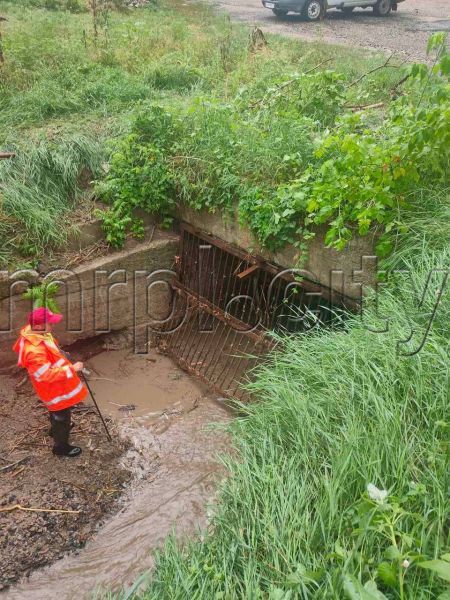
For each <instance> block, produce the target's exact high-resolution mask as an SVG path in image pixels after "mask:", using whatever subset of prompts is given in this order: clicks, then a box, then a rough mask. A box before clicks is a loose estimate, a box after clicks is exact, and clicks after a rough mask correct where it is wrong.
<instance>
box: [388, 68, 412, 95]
mask: <svg viewBox="0 0 450 600" xmlns="http://www.w3.org/2000/svg"><path fill="white" fill-rule="evenodd" d="M410 77H411V73H408V74H407V75H405V76H404V77H402V78H401V79H400V81H397V83H396V84H395V85H393V86H392V87H391V90H390V92H391V94H394V93H395V92H396V91H397V88H399V87H400V86H401V85H403V84H404V83H405V81H407V80H408V79H409V78H410Z"/></svg>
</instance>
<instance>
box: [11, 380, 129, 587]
mask: <svg viewBox="0 0 450 600" xmlns="http://www.w3.org/2000/svg"><path fill="white" fill-rule="evenodd" d="M21 381H22V374H21V375H20V376H19V377H17V378H14V377H5V376H2V384H1V390H0V508H1V509H2V510H3V512H0V530H1V532H2V536H1V541H0V564H1V570H0V590H2V589H5V588H7V587H8V586H9V585H10V584H11V583H13V582H15V581H17V580H18V579H19V578H20V577H21V576H23V575H27V574H29V573H30V572H31V571H33V570H34V569H36V568H37V567H41V566H44V565H47V564H49V563H51V562H53V561H55V560H56V559H57V558H60V557H62V556H63V555H64V554H65V553H66V552H68V551H73V550H76V549H78V548H81V547H82V546H83V545H84V544H85V542H86V541H87V540H88V539H89V538H90V537H91V536H92V534H93V532H94V531H95V528H96V524H97V522H98V521H99V520H100V519H101V518H102V517H104V516H105V515H106V514H107V513H108V512H110V511H111V510H112V509H113V507H114V506H115V504H116V501H117V498H118V497H119V496H120V494H121V492H122V491H123V488H124V486H125V485H126V482H127V481H128V480H129V479H130V478H131V473H130V472H129V471H127V470H126V469H124V468H123V467H122V466H121V465H120V464H119V458H120V456H121V455H122V454H123V452H124V451H125V449H126V447H127V445H126V444H125V443H124V442H119V441H117V438H116V442H115V443H114V444H109V443H108V442H107V441H106V439H105V437H104V435H103V434H102V432H101V429H100V428H99V424H98V419H97V416H96V414H95V412H94V411H93V410H92V409H89V408H87V407H86V408H87V410H86V409H85V410H83V411H80V412H76V413H75V414H74V423H75V428H74V430H73V436H72V439H73V441H74V442H75V443H77V444H80V445H81V446H82V447H83V455H82V456H81V457H80V459H76V460H70V459H61V458H56V457H54V456H53V455H52V453H51V447H52V439H51V438H50V436H49V435H48V430H49V420H48V413H47V411H46V409H44V408H42V407H41V405H40V403H39V402H38V401H37V400H36V397H35V396H34V394H33V393H32V390H31V386H30V385H29V383H28V382H26V383H25V384H22V385H21V386H18V384H20V382H21ZM14 463H16V464H15V465H14ZM8 465H13V466H11V467H8ZM16 504H20V505H21V506H23V507H26V508H39V509H51V510H70V511H76V512H74V513H58V512H28V511H21V510H17V509H16V510H12V511H5V510H4V509H5V508H6V507H11V506H14V505H16Z"/></svg>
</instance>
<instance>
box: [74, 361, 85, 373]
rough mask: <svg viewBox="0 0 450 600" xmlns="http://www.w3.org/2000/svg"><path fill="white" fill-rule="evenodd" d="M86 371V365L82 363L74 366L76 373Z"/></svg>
mask: <svg viewBox="0 0 450 600" xmlns="http://www.w3.org/2000/svg"><path fill="white" fill-rule="evenodd" d="M83 369H84V364H83V363H82V362H76V363H75V364H74V365H73V370H74V371H82V370H83Z"/></svg>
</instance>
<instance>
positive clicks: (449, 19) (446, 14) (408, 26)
mask: <svg viewBox="0 0 450 600" xmlns="http://www.w3.org/2000/svg"><path fill="white" fill-rule="evenodd" d="M216 3H217V4H218V5H219V6H220V7H221V8H222V9H224V10H225V11H227V12H228V13H229V14H230V16H231V18H232V19H233V20H236V21H241V22H244V23H248V24H249V25H258V27H260V28H261V29H262V30H263V31H264V32H270V33H279V34H282V35H289V36H294V37H299V38H302V39H304V40H308V41H313V40H315V41H325V42H330V43H335V44H346V45H349V46H359V47H361V48H372V49H375V50H378V51H383V52H398V53H399V54H400V55H401V56H403V57H404V58H406V59H407V60H411V61H417V60H419V61H424V60H425V59H426V53H425V49H426V44H427V40H428V37H429V36H430V34H431V33H433V32H435V31H443V30H445V31H449V30H450V0H406V2H404V3H401V4H400V5H399V7H398V12H396V13H395V12H393V13H391V15H390V16H389V17H387V18H380V17H376V16H374V15H373V12H372V9H366V10H362V9H357V10H355V11H354V13H353V14H352V15H350V16H347V15H343V14H342V13H341V11H337V10H330V11H329V12H328V13H327V17H326V19H325V20H324V21H322V22H321V23H306V22H304V21H302V19H301V17H300V16H299V15H293V14H290V15H288V16H287V17H285V18H284V19H277V18H276V17H275V16H274V15H273V14H272V12H271V11H270V10H267V9H266V8H264V7H263V6H262V4H261V0H216Z"/></svg>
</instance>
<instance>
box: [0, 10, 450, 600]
mask: <svg viewBox="0 0 450 600" xmlns="http://www.w3.org/2000/svg"><path fill="white" fill-rule="evenodd" d="M52 6H53V7H54V8H55V9H57V8H59V9H61V8H64V7H68V4H67V1H66V2H65V0H55V2H53V0H27V2H26V4H24V3H23V2H19V1H15V2H12V1H6V0H0V12H1V13H2V14H5V15H6V16H7V17H8V21H7V22H6V23H4V24H2V32H3V38H4V49H5V58H6V63H5V65H4V66H3V67H2V68H1V70H0V131H1V133H0V143H1V145H2V149H5V150H6V149H15V150H17V158H16V159H14V160H13V161H9V162H6V161H3V162H1V163H0V194H1V196H0V199H1V205H0V234H1V235H2V241H3V243H2V247H1V249H0V262H1V263H2V264H11V262H16V263H17V262H18V261H20V260H28V259H30V258H32V259H35V258H36V257H39V256H40V255H42V254H43V253H44V252H46V251H47V250H48V249H49V248H50V247H51V246H54V245H58V244H61V243H63V242H64V239H65V235H66V234H67V227H66V226H65V222H67V221H68V219H67V215H68V214H71V212H72V211H77V210H78V209H79V208H80V204H82V201H83V196H84V195H85V194H86V193H89V190H86V189H85V186H84V185H83V181H84V180H85V179H86V178H94V177H96V176H101V165H102V163H103V162H104V160H106V159H107V158H108V145H107V142H106V140H107V138H108V137H110V136H111V135H113V136H114V135H117V133H118V132H128V130H129V126H128V122H129V120H130V118H131V116H132V115H133V114H135V113H136V112H137V113H138V114H141V113H142V112H144V113H147V114H148V113H150V112H151V111H150V110H149V107H152V106H153V105H154V104H158V105H162V106H163V107H164V108H165V110H166V111H167V113H168V114H170V115H172V117H174V118H175V121H176V123H175V125H176V126H175V127H174V131H177V132H179V131H181V132H182V135H183V140H184V141H183V144H184V145H183V147H182V148H181V149H182V150H183V156H184V157H178V158H176V160H179V161H183V162H182V163H181V164H182V166H183V168H182V169H181V168H180V169H179V173H181V175H182V176H183V177H184V178H185V181H184V183H185V184H186V185H185V188H184V189H185V190H186V198H185V199H186V201H189V202H191V203H195V198H196V196H197V197H199V196H200V195H203V198H202V203H204V202H205V199H206V201H209V202H210V203H211V206H212V207H214V206H216V207H217V205H218V204H219V205H221V204H222V205H225V204H226V203H227V202H228V199H229V198H228V197H229V196H233V194H235V193H236V188H237V186H240V189H239V192H242V190H244V188H245V189H253V188H254V186H255V185H256V184H257V185H258V186H261V189H262V190H263V192H264V186H265V185H267V186H269V185H273V184H278V183H283V182H284V181H285V180H286V179H288V178H289V177H290V176H291V171H290V169H291V168H292V165H294V164H295V165H299V164H300V165H304V164H306V163H309V162H310V161H311V157H312V149H313V146H314V143H315V136H316V135H318V134H320V133H321V132H323V130H324V129H325V128H326V127H327V126H329V125H332V124H333V123H334V120H335V118H336V114H335V112H333V105H332V104H329V103H328V104H324V105H322V104H321V105H320V107H318V106H317V103H316V104H315V103H314V102H313V100H314V98H315V95H316V94H317V90H316V89H314V88H312V89H308V88H307V86H306V87H305V86H303V87H302V86H299V87H298V93H299V94H302V96H300V98H301V102H299V103H298V104H297V105H295V103H294V104H292V98H291V101H290V104H289V105H288V106H287V105H286V104H283V100H282V99H281V102H280V103H279V104H278V105H277V108H276V111H275V113H276V118H275V117H274V113H273V112H272V111H270V110H267V111H261V114H260V115H259V117H258V118H257V119H256V120H255V119H254V117H250V116H249V115H251V114H252V111H251V108H249V105H251V103H252V102H253V101H254V100H255V99H260V100H261V99H264V98H266V97H267V96H270V94H271V90H273V88H274V87H276V86H277V85H279V84H280V83H282V82H286V81H287V80H289V79H290V78H296V77H297V75H298V74H299V73H303V72H305V71H307V70H309V69H311V68H313V67H315V66H317V65H320V66H319V67H318V72H319V73H320V74H321V76H322V75H323V71H324V70H326V69H328V68H336V67H338V70H339V72H340V73H342V78H343V81H345V82H346V83H349V82H351V81H353V80H356V79H357V78H358V77H359V76H360V75H361V74H363V73H365V72H367V71H369V70H370V69H371V68H372V67H374V66H376V65H377V64H380V63H382V62H383V59H382V58H380V57H377V56H373V55H371V56H370V57H367V56H364V55H363V54H360V53H355V51H354V50H353V49H343V48H338V49H337V48H334V47H332V46H328V45H326V44H307V43H303V42H298V41H294V40H287V39H282V38H279V37H276V36H271V37H270V38H268V42H269V43H268V46H267V47H265V48H262V49H260V50H259V51H257V52H255V51H252V50H251V49H250V48H249V37H248V31H247V30H246V29H245V28H243V27H240V26H234V25H231V24H230V23H229V21H228V20H227V19H225V18H223V17H220V16H219V17H217V16H215V15H214V14H213V13H212V12H211V11H210V10H209V9H208V8H207V7H205V6H202V5H192V4H190V5H188V6H184V4H182V3H178V2H171V3H167V4H166V5H163V6H162V7H160V8H159V9H158V10H154V9H153V8H151V9H142V10H138V11H132V12H111V13H110V14H109V16H108V20H107V21H105V22H104V23H103V25H102V26H101V27H100V30H99V36H98V38H97V39H95V38H94V37H93V30H92V21H91V18H90V15H89V14H88V13H86V12H71V10H74V8H73V6H72V9H71V10H48V8H51V7H52ZM43 7H44V8H43ZM45 7H47V8H45ZM68 8H70V7H68ZM330 58H331V59H332V60H328V59H330ZM324 61H327V62H326V63H324ZM399 78H400V73H399V72H397V71H396V70H394V69H392V70H388V71H386V70H381V71H377V72H374V73H373V74H372V75H371V76H369V77H366V78H364V79H362V80H361V83H360V84H359V85H358V86H353V87H351V88H349V90H350V91H347V92H346V94H347V95H346V102H348V103H355V104H357V103H370V102H372V101H385V102H387V103H389V101H390V100H389V99H390V94H389V89H390V88H391V86H392V85H393V83H395V82H396V81H397V80H398V79H399ZM311 81H312V84H314V85H315V84H316V82H315V81H314V80H311ZM308 94H309V96H308ZM294 100H295V98H294ZM324 101H327V98H324ZM324 106H325V107H327V111H324ZM305 107H306V108H307V110H306V109H305ZM136 108H137V109H138V110H137V111H136ZM180 115H181V116H180ZM185 115H188V118H184V117H185ZM293 115H295V119H293ZM237 117H239V118H237ZM152 123H153V122H152ZM177 128H181V130H180V129H177ZM151 133H152V134H153V133H154V132H151ZM188 133H190V134H192V135H191V136H190V137H189V136H188ZM175 141H176V138H175ZM174 149H176V150H178V151H179V150H180V147H179V146H178V147H175V148H174ZM179 154H181V152H179ZM291 154H292V155H293V156H294V159H293V160H291V159H290V158H289V156H290V155H291ZM188 155H190V156H194V157H195V158H197V159H198V158H200V159H201V160H203V161H208V160H210V159H211V157H214V160H216V161H217V162H218V163H220V164H221V166H222V167H224V166H225V167H227V165H228V169H226V168H225V169H222V171H221V173H220V177H222V179H221V182H220V186H217V185H215V182H214V181H213V183H214V185H215V189H216V190H217V189H219V187H220V189H221V190H222V192H223V196H221V197H217V195H215V194H214V195H212V194H211V192H210V190H211V187H212V185H211V183H212V182H211V181H209V180H208V177H207V176H206V175H208V176H210V175H211V177H217V173H216V174H214V173H213V172H212V171H211V170H207V169H205V168H203V169H202V167H201V166H200V167H199V166H196V167H195V168H192V167H191V166H190V162H189V160H190V159H189V158H186V156H188ZM280 155H283V157H284V156H287V158H286V159H284V160H283V163H284V170H283V168H281V169H280V168H276V169H274V168H273V164H274V162H277V164H278V162H279V161H277V159H278V158H279V157H280ZM236 156H237V157H238V161H236ZM172 159H173V160H175V156H172ZM201 160H200V161H197V162H199V163H201ZM147 162H148V161H147ZM246 186H247V187H246ZM244 191H245V190H244ZM208 193H209V194H210V195H211V198H210V199H208V196H207V195H208ZM449 216H450V202H449V196H448V191H447V190H445V189H443V188H442V186H441V187H440V188H437V187H431V186H429V187H427V188H424V189H422V190H417V191H416V192H415V193H414V194H413V196H412V197H411V201H410V203H409V208H408V211H407V213H405V215H404V218H405V222H406V223H407V225H408V230H407V232H406V233H405V232H400V233H399V237H398V239H397V244H396V250H395V252H394V253H393V254H392V256H391V257H390V258H389V260H388V261H386V263H385V265H386V267H387V268H390V269H396V268H402V269H409V270H410V272H411V274H412V275H411V277H412V279H411V280H409V282H408V280H407V279H406V280H405V279H403V280H402V279H401V278H400V276H396V277H393V278H391V279H390V280H389V281H390V282H391V283H390V285H388V286H385V288H384V290H383V292H382V294H381V295H380V298H379V305H378V308H376V307H375V306H373V305H372V306H370V305H369V306H368V308H367V309H366V311H365V313H364V319H356V318H355V319H354V320H353V321H350V322H349V323H348V324H346V330H345V332H342V331H341V332H336V331H335V332H327V333H321V334H320V335H319V334H314V335H308V336H301V337H293V338H290V339H288V340H285V341H284V348H283V350H282V351H280V352H278V353H277V354H274V355H272V356H271V357H270V359H269V361H268V362H267V363H266V364H265V365H263V366H262V367H261V368H260V370H259V372H258V374H257V377H256V379H255V381H254V383H252V388H253V390H254V391H255V393H256V394H257V396H258V397H259V398H260V401H259V402H258V403H257V404H253V405H250V406H245V407H241V409H242V411H243V412H244V416H243V417H241V418H238V419H236V420H235V421H234V422H233V424H232V426H231V427H232V433H233V439H234V443H235V446H236V453H235V455H234V456H235V457H234V458H227V459H226V462H227V466H228V469H229V473H230V476H229V478H228V479H227V481H226V482H225V483H224V484H223V486H222V487H221V490H220V495H219V500H218V503H217V505H216V506H215V507H214V511H215V514H214V516H213V517H212V520H211V523H210V526H209V528H208V531H207V532H206V533H205V537H204V540H203V541H202V542H200V541H199V540H193V541H192V542H191V543H189V544H187V545H186V546H184V547H182V546H180V545H178V544H177V543H176V542H175V541H174V539H173V538H171V539H170V540H168V542H167V545H166V548H165V549H164V551H163V552H162V553H161V554H160V555H159V556H158V559H157V566H156V569H155V571H154V573H153V575H152V580H151V582H150V583H149V584H148V585H147V587H146V589H145V590H144V592H143V593H142V594H141V595H142V596H143V597H144V598H158V599H160V598H170V599H171V600H172V599H178V598H179V599H184V598H193V599H195V598H199V599H200V598H202V599H203V598H215V599H217V600H219V599H220V598H227V599H228V598H230V599H231V598H233V599H234V598H249V599H250V598H251V599H256V598H269V599H271V600H278V599H279V600H281V599H283V600H291V599H293V598H317V599H322V598H336V599H340V598H343V597H345V596H346V595H347V596H348V597H350V598H351V599H356V600H372V598H378V600H379V599H380V598H382V596H380V593H381V592H382V593H383V594H384V595H385V597H387V598H389V599H392V600H394V599H397V598H400V599H406V598H408V600H409V599H413V598H414V599H416V598H417V599H422V598H423V599H430V600H431V599H432V598H433V599H434V598H437V597H438V596H439V594H440V593H441V592H442V591H443V590H444V585H443V583H442V581H441V579H439V578H438V577H437V576H434V575H433V574H432V573H430V572H427V571H425V570H424V569H420V567H418V566H417V563H419V562H420V561H421V560H422V559H421V558H420V557H419V556H418V555H419V554H423V555H425V556H426V557H428V558H438V557H440V556H441V555H442V554H443V553H444V552H445V551H446V549H447V548H448V522H447V519H448V498H447V497H446V496H445V493H446V489H447V487H448V483H449V481H448V473H449V470H448V454H447V452H448V447H447V443H448V406H449V402H448V401H449V362H448V355H449V349H450V348H449V339H450V335H449V334H450V331H449V322H450V321H449V317H450V302H449V293H448V288H447V291H446V293H445V295H444V296H443V298H442V300H441V302H440V304H439V306H438V311H437V315H436V318H435V320H434V323H433V327H432V329H431V331H430V334H429V336H428V337H427V339H426V342H425V344H424V347H423V348H422V350H421V351H420V352H419V353H417V354H415V355H414V356H412V357H409V358H407V357H405V356H401V355H399V353H398V352H397V344H398V341H400V340H405V339H407V338H408V335H409V334H410V333H411V330H412V329H413V330H414V331H416V335H414V336H413V337H412V339H411V342H410V346H411V348H412V349H414V348H417V347H418V345H419V344H420V341H421V334H422V337H423V333H424V331H425V330H426V325H427V323H428V321H429V318H430V314H431V313H432V311H433V308H434V303H435V301H436V298H437V296H436V291H438V289H439V288H438V283H439V275H438V274H435V275H434V276H433V278H432V280H431V284H430V286H429V288H428V289H427V292H426V294H425V300H424V302H423V303H422V304H421V305H419V304H418V302H417V300H416V297H415V296H414V293H413V292H412V290H414V289H416V290H423V289H425V283H426V281H427V278H428V274H429V272H430V269H437V268H442V269H443V270H445V269H447V270H448V264H449V260H450V250H449V242H448V241H449V239H450V226H449V223H450V219H449ZM405 281H406V283H405ZM411 281H412V283H413V284H414V285H415V288H414V287H411ZM401 283H402V285H400V284H401ZM386 318H389V330H388V331H387V332H386V333H374V332H370V331H369V329H370V330H375V329H376V330H380V329H381V328H382V327H383V326H384V325H385V321H386ZM413 344H416V346H414V345H413ZM400 347H401V348H402V349H404V348H407V347H408V345H407V344H403V345H401V346H400ZM368 483H374V484H376V485H377V486H378V487H380V488H385V489H386V490H388V491H389V494H390V505H391V506H396V505H397V506H398V507H399V508H398V509H396V510H398V511H399V512H398V514H397V517H398V518H397V517H396V520H395V531H394V535H393V536H390V538H388V537H387V536H386V532H387V531H388V529H387V527H388V525H386V522H387V521H386V519H388V520H389V519H390V518H391V517H392V511H391V509H387V510H385V511H381V510H380V508H379V507H378V506H377V505H376V504H373V503H372V504H369V508H367V506H368V499H367V497H366V493H365V490H366V487H367V484H368ZM402 511H403V512H402ZM369 518H370V519H371V520H370V521H369V520H368V519H369ZM371 523H372V524H374V523H376V525H377V527H371V526H370V524H371ZM393 544H395V545H396V546H397V551H398V553H399V555H400V558H401V559H402V560H403V559H404V557H405V556H409V557H410V559H411V560H410V562H411V563H412V564H411V566H410V567H409V568H408V570H407V571H406V574H405V573H404V572H403V571H402V570H401V568H400V567H401V563H400V561H399V558H398V557H395V558H392V548H391V550H390V551H389V547H390V546H392V545H393ZM386 551H388V552H390V553H389V554H388V556H386ZM386 563H387V564H388V567H386ZM383 564H384V567H382V566H381V565H383ZM402 568H403V567H402ZM389 569H390V570H391V574H392V570H394V575H395V577H394V581H392V578H391V580H390V583H387V581H388V579H389V577H387V575H389V572H388V573H387V575H386V572H387V571H389ZM403 579H404V581H403ZM371 581H373V582H375V583H376V585H377V586H378V588H379V590H381V591H380V592H379V593H378V595H374V593H370V592H369V589H370V588H366V590H365V591H364V592H363V591H361V590H359V591H358V585H359V583H358V582H361V584H367V583H368V582H369V585H372V590H373V585H374V584H370V582H371ZM400 582H402V583H401V584H400ZM352 586H353V588H352ZM352 589H353V591H352ZM349 590H350V591H349ZM370 594H372V595H370ZM134 595H135V596H136V594H134Z"/></svg>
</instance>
